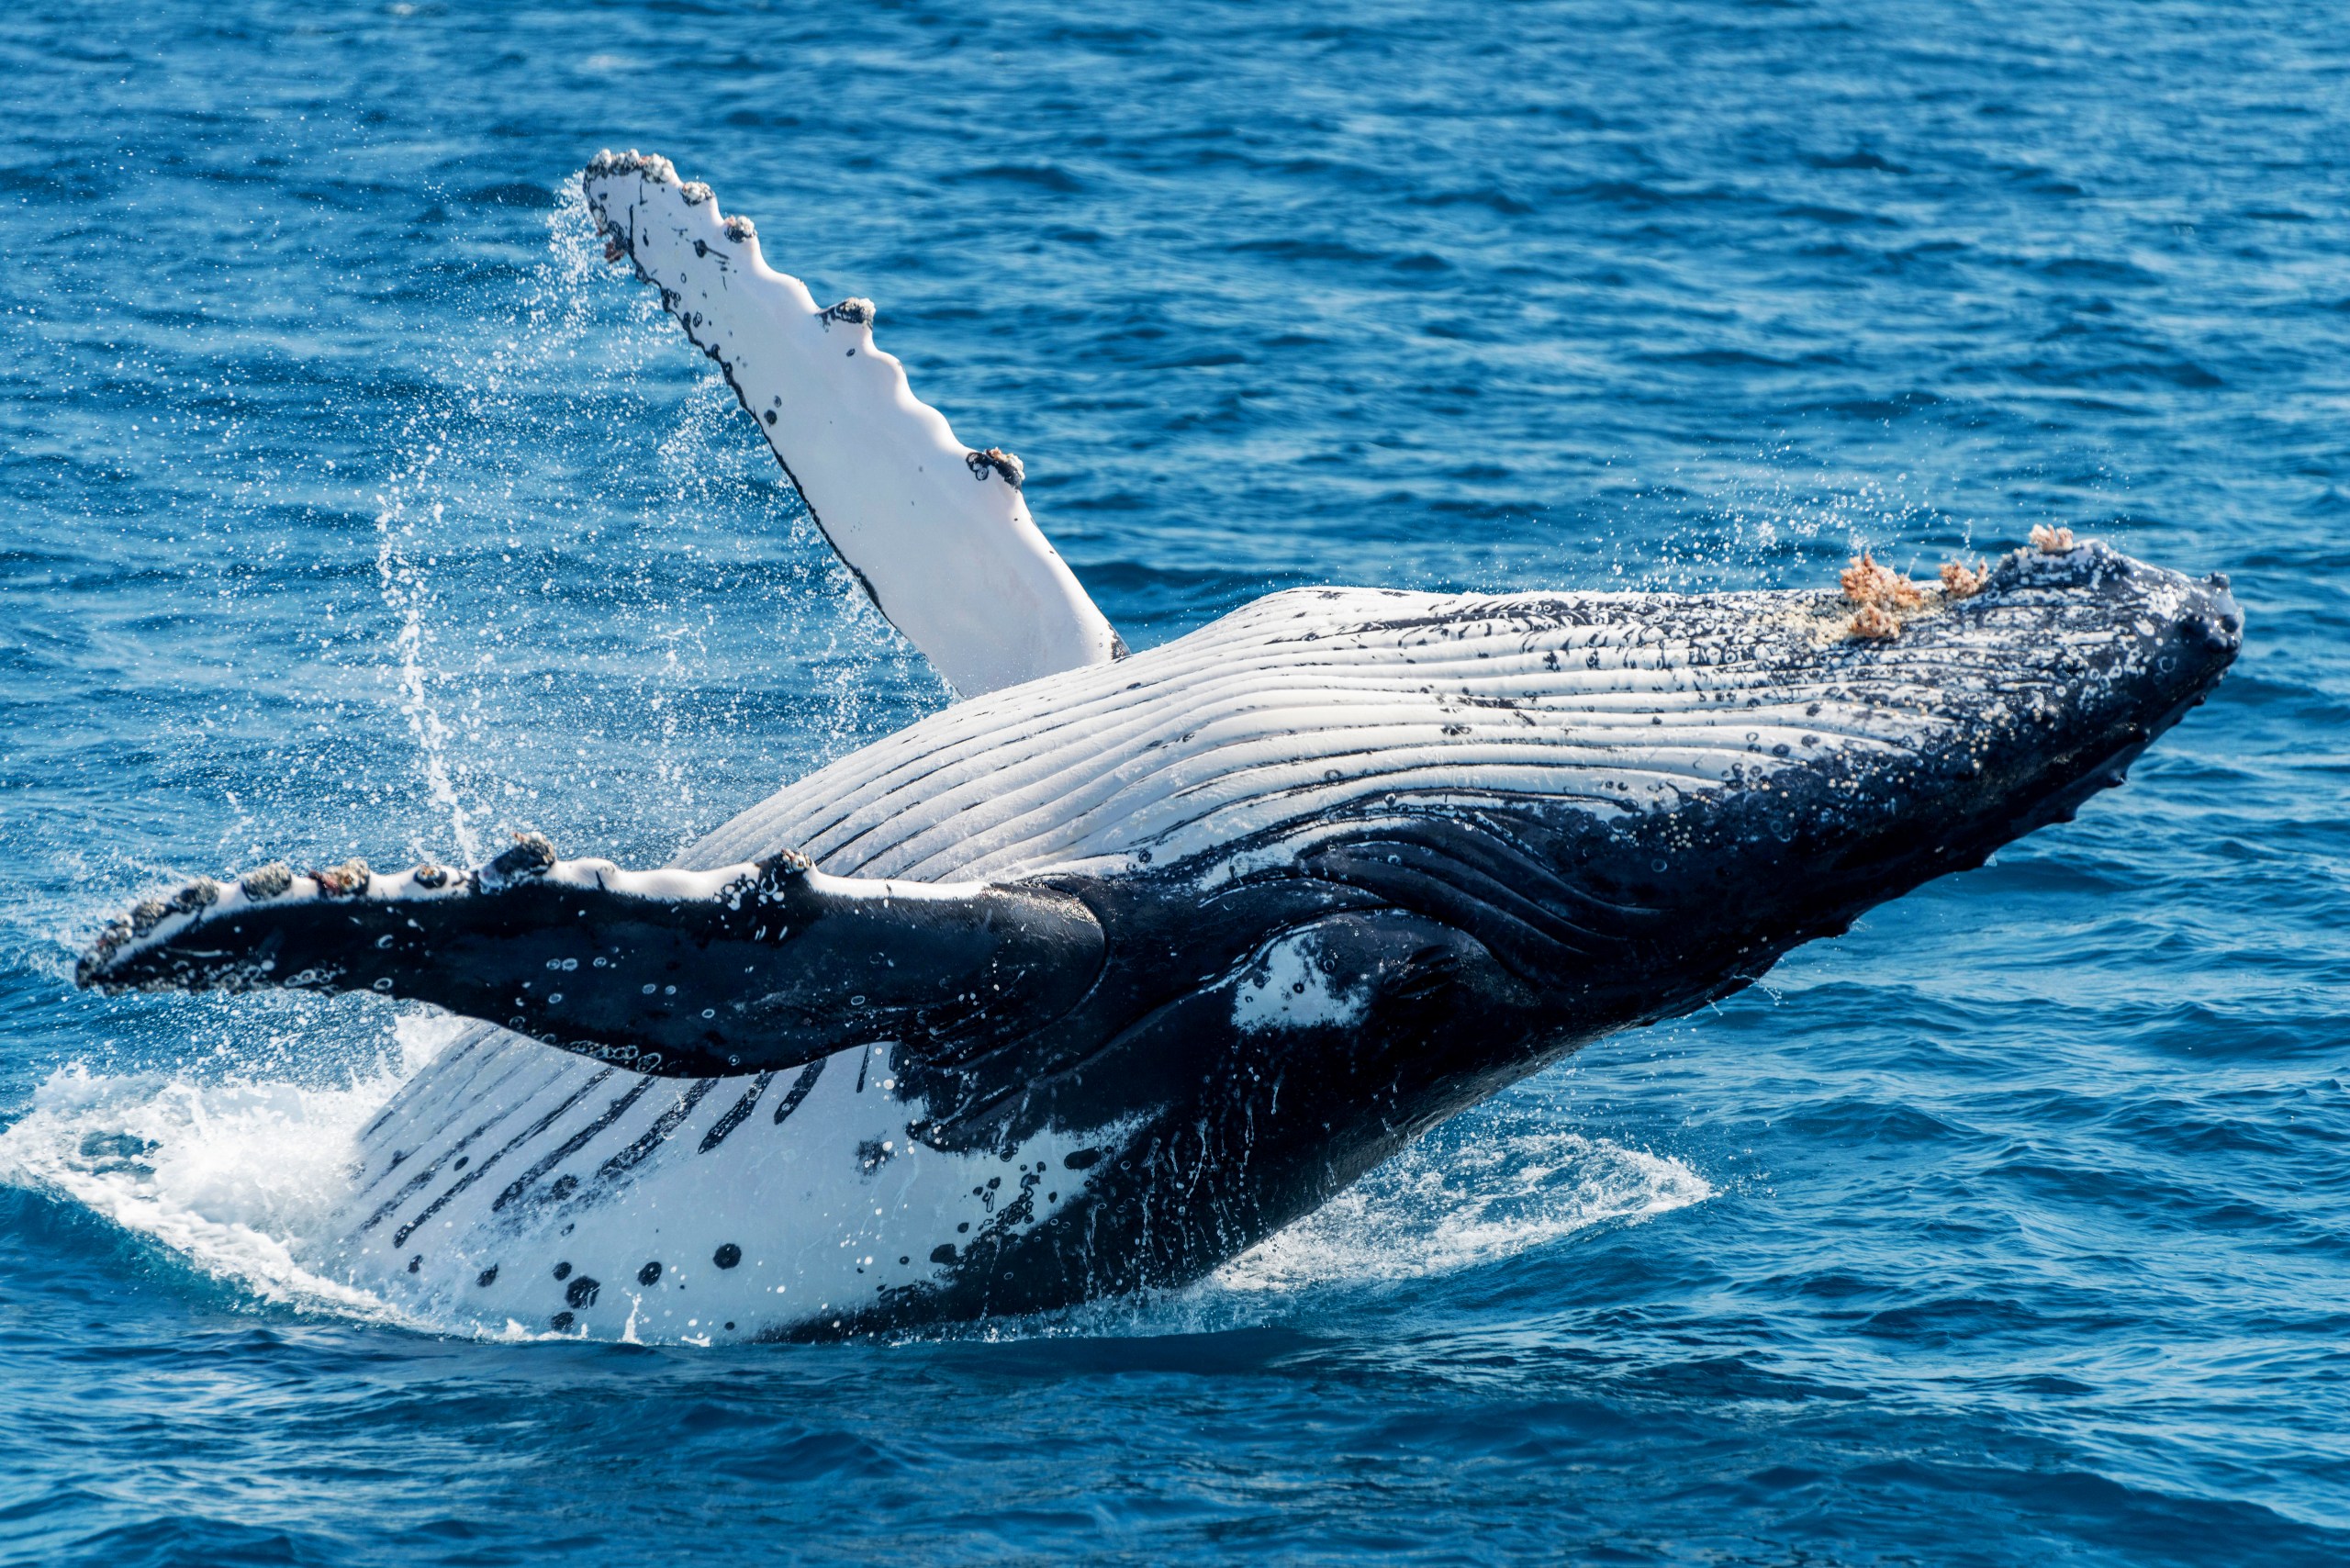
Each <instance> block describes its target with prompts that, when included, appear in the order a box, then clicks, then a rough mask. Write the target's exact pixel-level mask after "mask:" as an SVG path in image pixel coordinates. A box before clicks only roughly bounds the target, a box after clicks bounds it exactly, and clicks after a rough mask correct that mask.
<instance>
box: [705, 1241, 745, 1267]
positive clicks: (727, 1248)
mask: <svg viewBox="0 0 2350 1568" xmlns="http://www.w3.org/2000/svg"><path fill="white" fill-rule="evenodd" d="M710 1260H711V1262H713V1263H715V1264H717V1265H718V1266H719V1267H720V1268H722V1269H731V1268H733V1266H734V1265H735V1264H737V1263H739V1262H741V1261H742V1260H743V1249H741V1248H740V1247H737V1246H735V1245H734V1244H733V1242H731V1241H729V1242H725V1243H722V1245H721V1246H720V1247H719V1249H718V1250H717V1251H715V1252H713V1253H711V1255H710Z"/></svg>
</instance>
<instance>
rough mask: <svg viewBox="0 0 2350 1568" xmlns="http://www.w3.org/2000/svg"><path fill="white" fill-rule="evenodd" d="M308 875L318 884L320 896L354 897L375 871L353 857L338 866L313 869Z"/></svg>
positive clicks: (365, 887)
mask: <svg viewBox="0 0 2350 1568" xmlns="http://www.w3.org/2000/svg"><path fill="white" fill-rule="evenodd" d="M310 876H311V878H312V879H314V880H316V881H317V883H318V884H319V894H320V895H321V896H322V897H326V898H330V899H344V898H356V897H357V896H358V895H359V894H361V893H364V892H365V891H366V890H367V884H368V882H370V881H371V880H373V879H374V876H375V873H374V872H372V871H370V870H369V869H368V868H367V862H366V861H364V860H361V859H358V858H357V857H353V858H352V859H349V860H346V861H344V862H343V863H342V864H341V865H340V866H330V867H328V868H326V869H325V870H323V871H313V872H311V873H310Z"/></svg>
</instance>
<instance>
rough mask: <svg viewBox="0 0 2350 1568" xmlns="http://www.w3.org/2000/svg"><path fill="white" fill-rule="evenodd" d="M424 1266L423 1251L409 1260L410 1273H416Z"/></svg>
mask: <svg viewBox="0 0 2350 1568" xmlns="http://www.w3.org/2000/svg"><path fill="white" fill-rule="evenodd" d="M423 1267H424V1254H423V1253H421V1252H420V1253H418V1254H417V1255H416V1256H415V1257H413V1258H410V1259H409V1260H408V1272H409V1273H411V1274H413V1273H415V1272H416V1271H418V1270H419V1269H421V1268H423Z"/></svg>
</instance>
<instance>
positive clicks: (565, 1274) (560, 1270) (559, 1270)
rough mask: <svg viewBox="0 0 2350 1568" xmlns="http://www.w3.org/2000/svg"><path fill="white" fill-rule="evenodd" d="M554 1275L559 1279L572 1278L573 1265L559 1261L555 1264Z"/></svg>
mask: <svg viewBox="0 0 2350 1568" xmlns="http://www.w3.org/2000/svg"><path fill="white" fill-rule="evenodd" d="M554 1277H555V1278H556V1279H558V1280H567V1279H569V1278H571V1265H570V1264H568V1263H557V1264H556V1265H555V1266H554Z"/></svg>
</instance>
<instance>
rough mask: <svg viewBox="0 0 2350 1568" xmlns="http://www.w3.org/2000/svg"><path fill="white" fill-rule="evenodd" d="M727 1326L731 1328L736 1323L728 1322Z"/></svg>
mask: <svg viewBox="0 0 2350 1568" xmlns="http://www.w3.org/2000/svg"><path fill="white" fill-rule="evenodd" d="M726 1327H729V1328H732V1327H734V1325H733V1324H732V1323H730V1324H728V1325H727V1326H726Z"/></svg>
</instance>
